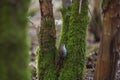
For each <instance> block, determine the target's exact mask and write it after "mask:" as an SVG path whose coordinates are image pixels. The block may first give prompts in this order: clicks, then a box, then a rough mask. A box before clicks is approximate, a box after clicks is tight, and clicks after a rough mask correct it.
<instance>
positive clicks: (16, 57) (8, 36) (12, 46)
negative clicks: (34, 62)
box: [0, 0, 30, 80]
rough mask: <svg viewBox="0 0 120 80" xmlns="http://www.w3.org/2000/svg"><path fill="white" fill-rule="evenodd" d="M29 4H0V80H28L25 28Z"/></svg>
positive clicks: (7, 2)
mask: <svg viewBox="0 0 120 80" xmlns="http://www.w3.org/2000/svg"><path fill="white" fill-rule="evenodd" d="M29 2H30V1H29V0H21V1H19V2H17V1H14V2H13V1H10V0H9V1H8V0H2V1H1V2H0V7H1V8H0V15H1V18H0V80H30V71H29V67H28V62H29V54H28V52H29V45H28V37H27V35H28V33H27V32H28V31H27V27H26V24H27V18H26V16H27V9H28V4H29Z"/></svg>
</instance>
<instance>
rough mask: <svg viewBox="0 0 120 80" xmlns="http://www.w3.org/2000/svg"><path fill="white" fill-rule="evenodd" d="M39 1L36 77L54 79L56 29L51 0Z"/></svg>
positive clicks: (41, 79)
mask: <svg viewBox="0 0 120 80" xmlns="http://www.w3.org/2000/svg"><path fill="white" fill-rule="evenodd" d="M39 2H40V11H41V26H40V32H39V43H40V52H39V54H38V78H39V80H56V69H55V53H56V48H55V39H56V31H55V24H54V18H53V9H52V0H39Z"/></svg>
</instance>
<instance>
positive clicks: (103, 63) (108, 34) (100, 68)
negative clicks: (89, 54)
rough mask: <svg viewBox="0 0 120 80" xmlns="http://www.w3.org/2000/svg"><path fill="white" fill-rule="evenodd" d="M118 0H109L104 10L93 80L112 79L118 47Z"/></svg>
mask: <svg viewBox="0 0 120 80" xmlns="http://www.w3.org/2000/svg"><path fill="white" fill-rule="evenodd" d="M119 3H120V0H110V2H109V3H108V5H107V7H106V10H105V12H104V27H103V33H102V40H101V44H100V51H99V57H98V60H97V67H96V71H95V76H94V80H114V78H115V71H116V65H117V60H118V53H119V51H118V49H119V48H120V29H119V28H120V4H119Z"/></svg>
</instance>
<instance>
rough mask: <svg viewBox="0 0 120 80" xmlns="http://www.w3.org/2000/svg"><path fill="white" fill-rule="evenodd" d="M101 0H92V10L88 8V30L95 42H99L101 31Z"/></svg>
mask: <svg viewBox="0 0 120 80" xmlns="http://www.w3.org/2000/svg"><path fill="white" fill-rule="evenodd" d="M101 3H102V0H94V2H93V4H94V5H93V11H90V10H89V13H90V16H91V20H90V23H89V31H90V32H91V33H93V35H94V38H95V42H99V41H100V38H101V32H102V14H101Z"/></svg>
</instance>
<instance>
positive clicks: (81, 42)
mask: <svg viewBox="0 0 120 80" xmlns="http://www.w3.org/2000/svg"><path fill="white" fill-rule="evenodd" d="M87 9H88V5H87V0H84V1H83V3H82V9H81V13H80V14H79V0H75V1H73V4H72V10H71V17H70V21H69V29H68V30H69V31H68V40H67V51H68V52H67V57H66V61H65V62H64V63H65V64H64V68H63V69H62V71H61V73H60V77H59V80H83V79H84V75H83V74H84V68H85V56H86V29H87V24H88V17H87V15H88V12H87Z"/></svg>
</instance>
